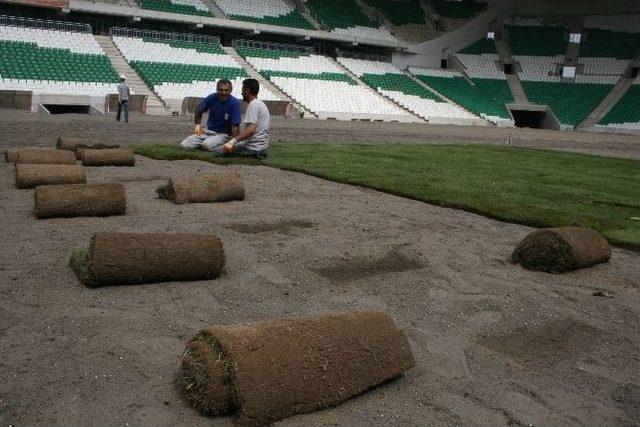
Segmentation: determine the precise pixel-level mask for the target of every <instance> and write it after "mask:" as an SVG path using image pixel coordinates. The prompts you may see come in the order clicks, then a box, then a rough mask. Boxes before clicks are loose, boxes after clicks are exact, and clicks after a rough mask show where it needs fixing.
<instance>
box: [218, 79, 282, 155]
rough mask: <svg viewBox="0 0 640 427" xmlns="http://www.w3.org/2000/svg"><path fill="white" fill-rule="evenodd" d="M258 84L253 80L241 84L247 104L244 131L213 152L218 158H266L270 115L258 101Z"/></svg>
mask: <svg viewBox="0 0 640 427" xmlns="http://www.w3.org/2000/svg"><path fill="white" fill-rule="evenodd" d="M258 92H260V84H259V83H258V81H257V80H255V79H247V80H245V81H244V82H242V99H244V100H245V101H246V102H248V103H249V105H248V106H247V111H246V113H245V117H244V120H243V122H244V124H245V127H244V129H243V130H242V131H241V132H240V133H238V134H237V135H236V136H235V137H234V138H233V139H231V140H230V141H229V142H227V143H226V144H224V145H222V146H220V147H216V148H214V149H213V152H214V153H216V154H217V155H219V156H244V157H257V158H261V157H266V156H267V149H268V148H269V126H270V124H271V114H269V109H268V108H267V106H266V105H265V103H264V102H262V101H260V100H259V99H258Z"/></svg>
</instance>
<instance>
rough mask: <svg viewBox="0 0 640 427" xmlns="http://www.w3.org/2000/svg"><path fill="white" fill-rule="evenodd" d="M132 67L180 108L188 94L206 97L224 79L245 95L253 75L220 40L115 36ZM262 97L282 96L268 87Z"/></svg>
mask: <svg viewBox="0 0 640 427" xmlns="http://www.w3.org/2000/svg"><path fill="white" fill-rule="evenodd" d="M113 42H114V43H115V45H116V46H117V47H118V49H119V50H120V52H122V55H123V56H124V57H125V59H126V60H127V62H128V63H129V64H130V65H131V67H132V68H133V69H134V70H136V72H137V73H138V74H139V75H140V77H141V78H142V79H143V80H144V82H145V83H146V84H147V85H148V86H149V87H151V88H152V89H153V91H154V92H155V93H156V94H158V96H159V97H160V98H162V100H163V101H164V102H165V104H167V107H169V108H171V109H175V110H178V111H179V110H180V108H181V106H182V101H183V100H184V98H188V97H204V96H206V95H208V94H210V93H212V92H215V90H216V85H217V82H218V80H220V79H229V80H230V81H231V82H232V84H233V92H232V94H233V96H235V97H237V98H239V99H242V95H241V89H242V81H243V80H244V79H246V78H248V77H249V75H248V73H247V72H246V70H245V69H244V68H242V66H241V65H240V64H239V63H238V62H237V61H236V60H235V59H234V58H232V57H231V56H229V55H227V53H226V52H225V51H224V50H223V49H222V47H221V46H220V44H219V43H199V42H175V41H169V40H166V41H159V40H149V39H143V38H135V37H121V36H114V37H113ZM259 98H260V99H262V100H265V101H267V100H278V99H279V98H278V97H277V96H276V95H275V94H273V93H271V92H270V91H269V90H268V89H267V88H261V90H260V95H259Z"/></svg>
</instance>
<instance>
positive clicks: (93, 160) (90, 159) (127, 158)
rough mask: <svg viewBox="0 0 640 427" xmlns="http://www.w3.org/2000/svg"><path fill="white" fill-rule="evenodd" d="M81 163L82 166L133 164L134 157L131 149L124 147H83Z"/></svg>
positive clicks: (134, 161)
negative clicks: (92, 148) (94, 148)
mask: <svg viewBox="0 0 640 427" xmlns="http://www.w3.org/2000/svg"><path fill="white" fill-rule="evenodd" d="M82 164H83V165H84V166H135V164H136V157H135V155H134V154H133V150H129V149H125V148H111V149H97V150H90V149H83V151H82Z"/></svg>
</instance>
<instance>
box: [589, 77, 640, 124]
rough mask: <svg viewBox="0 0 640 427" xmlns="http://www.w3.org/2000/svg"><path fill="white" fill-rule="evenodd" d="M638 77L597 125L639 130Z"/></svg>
mask: <svg viewBox="0 0 640 427" xmlns="http://www.w3.org/2000/svg"><path fill="white" fill-rule="evenodd" d="M638 100H640V77H638V78H636V81H635V82H634V84H633V85H632V86H631V87H630V88H629V90H628V91H627V92H626V93H625V94H624V95H623V96H622V98H621V99H620V100H619V101H618V103H617V104H616V105H615V106H614V107H613V108H612V109H611V110H610V111H609V112H608V113H607V114H606V115H605V116H604V117H603V118H602V120H600V123H598V126H604V127H609V128H620V129H635V130H640V108H638Z"/></svg>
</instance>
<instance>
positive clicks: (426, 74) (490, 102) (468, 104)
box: [409, 67, 513, 126]
mask: <svg viewBox="0 0 640 427" xmlns="http://www.w3.org/2000/svg"><path fill="white" fill-rule="evenodd" d="M409 71H410V72H411V73H412V74H413V75H415V76H416V77H417V78H418V79H420V81H422V82H423V83H425V84H426V85H428V86H429V87H432V88H433V89H435V90H436V91H438V92H439V93H441V94H443V95H444V96H446V97H447V98H449V99H451V100H452V101H454V102H456V103H457V104H460V105H462V106H463V107H464V108H466V109H467V110H469V111H471V112H473V113H475V114H477V115H479V116H481V117H483V118H484V119H486V120H488V121H490V122H492V123H495V124H497V125H499V126H513V119H512V117H511V114H510V113H509V110H508V109H507V108H506V106H505V104H508V103H511V102H513V95H512V94H511V90H510V89H509V85H508V84H507V82H506V81H505V80H498V79H483V78H476V79H473V80H472V81H473V83H474V84H473V85H472V84H470V83H469V82H468V81H467V80H466V79H465V78H464V76H462V75H461V74H460V73H459V72H457V71H445V70H425V69H420V68H413V67H411V68H409Z"/></svg>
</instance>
